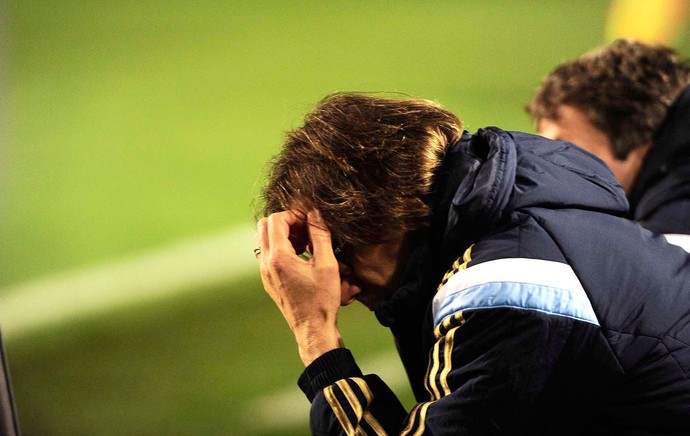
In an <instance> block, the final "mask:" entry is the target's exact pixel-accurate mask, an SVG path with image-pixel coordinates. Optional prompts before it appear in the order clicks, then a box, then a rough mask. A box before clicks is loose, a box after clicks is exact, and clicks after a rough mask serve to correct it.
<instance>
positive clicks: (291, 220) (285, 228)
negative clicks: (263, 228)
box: [267, 211, 304, 254]
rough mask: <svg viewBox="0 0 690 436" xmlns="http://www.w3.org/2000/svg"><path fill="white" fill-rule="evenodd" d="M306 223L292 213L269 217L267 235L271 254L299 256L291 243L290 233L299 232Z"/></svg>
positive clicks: (279, 213) (275, 214)
mask: <svg viewBox="0 0 690 436" xmlns="http://www.w3.org/2000/svg"><path fill="white" fill-rule="evenodd" d="M300 226H304V221H303V220H302V219H300V218H299V217H298V216H297V215H296V214H295V213H293V212H290V211H285V212H278V213H274V214H272V215H271V216H269V217H268V226H267V235H268V240H269V241H270V245H271V247H270V250H271V252H275V253H279V252H284V253H291V254H297V252H296V250H295V247H294V246H293V243H292V242H291V241H290V232H291V231H293V232H295V231H298V230H299V227H300Z"/></svg>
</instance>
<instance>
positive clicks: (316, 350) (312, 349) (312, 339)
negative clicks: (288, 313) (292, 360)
mask: <svg viewBox="0 0 690 436" xmlns="http://www.w3.org/2000/svg"><path fill="white" fill-rule="evenodd" d="M294 333H295V339H296V340H297V346H298V349H299V355H300V358H301V359H302V362H303V363H304V366H309V364H310V363H312V362H313V361H314V360H316V359H317V358H318V357H320V356H321V355H323V354H325V353H327V352H329V351H331V350H334V349H336V348H342V347H343V346H344V344H343V340H342V338H341V337H340V332H339V331H338V328H337V326H330V327H329V326H323V325H321V326H315V325H305V326H302V327H301V328H300V329H296V330H294Z"/></svg>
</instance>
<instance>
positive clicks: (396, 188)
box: [262, 93, 463, 246]
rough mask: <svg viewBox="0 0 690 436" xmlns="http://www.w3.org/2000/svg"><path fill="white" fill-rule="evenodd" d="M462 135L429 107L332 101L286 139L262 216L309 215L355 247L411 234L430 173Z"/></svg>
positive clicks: (453, 119) (425, 210) (455, 122)
mask: <svg viewBox="0 0 690 436" xmlns="http://www.w3.org/2000/svg"><path fill="white" fill-rule="evenodd" d="M462 130H463V127H462V122H461V121H460V119H459V118H458V117H457V116H455V115H454V114H452V113H451V112H449V111H447V110H445V109H443V108H442V107H441V106H440V105H438V104H437V103H435V102H433V101H429V100H421V99H391V98H380V97H374V96H370V95H365V94H356V93H335V94H332V95H330V96H328V97H326V98H325V99H323V100H322V101H321V102H320V103H318V105H317V106H316V107H315V108H314V109H313V110H312V111H311V112H310V113H309V114H307V115H306V117H305V119H304V125H303V126H302V127H299V128H297V129H295V130H292V131H289V132H288V133H287V138H286V140H285V143H284V145H283V148H282V151H281V152H280V153H279V154H278V155H277V156H276V157H275V158H274V160H273V162H272V163H271V165H270V170H269V175H268V182H267V183H266V185H265V187H264V189H263V192H262V200H263V214H264V215H265V216H267V215H269V214H271V213H274V212H278V211H282V210H296V211H297V212H298V213H299V214H306V212H308V211H309V210H313V209H316V210H319V211H320V212H321V215H322V217H323V220H324V222H325V223H326V224H327V225H328V227H329V229H330V231H331V233H332V236H333V239H334V241H336V242H337V243H340V242H346V243H349V244H354V245H360V246H361V245H368V244H375V243H379V242H384V241H386V240H387V238H389V237H390V236H391V235H392V234H393V233H397V232H399V231H410V230H416V229H418V228H420V227H422V226H424V225H425V224H426V222H427V221H428V216H429V214H430V211H429V207H428V206H427V205H426V204H425V203H424V201H423V198H424V196H425V195H426V194H427V193H428V192H429V190H430V188H431V185H432V182H433V174H434V170H435V169H436V168H437V167H438V165H439V164H440V162H441V160H442V158H443V156H444V154H445V152H446V150H447V149H448V147H449V146H450V145H452V144H453V143H455V142H457V141H458V140H459V138H460V136H461V135H462Z"/></svg>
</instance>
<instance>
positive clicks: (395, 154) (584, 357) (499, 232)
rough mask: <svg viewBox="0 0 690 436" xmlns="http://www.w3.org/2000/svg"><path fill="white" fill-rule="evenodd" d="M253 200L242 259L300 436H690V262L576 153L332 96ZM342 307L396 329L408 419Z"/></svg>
mask: <svg viewBox="0 0 690 436" xmlns="http://www.w3.org/2000/svg"><path fill="white" fill-rule="evenodd" d="M263 202H264V203H263V204H264V206H263V211H262V213H263V215H264V217H263V218H261V219H260V220H259V221H258V223H257V247H256V248H255V249H254V252H255V254H256V256H257V259H258V261H259V269H260V272H261V278H262V281H263V285H264V288H265V290H266V292H267V293H268V294H269V295H270V297H271V298H272V299H273V301H274V302H275V303H276V305H277V306H278V308H279V309H280V311H281V313H282V315H283V317H284V318H285V320H286V321H287V323H288V326H289V327H290V329H291V330H292V331H293V333H294V335H295V338H296V340H297V348H298V352H299V355H300V357H301V359H302V361H303V363H304V364H305V366H306V368H305V370H304V372H303V373H302V375H301V376H300V378H299V382H298V384H299V386H300V387H301V389H302V390H303V391H304V393H305V394H306V396H307V398H308V399H309V400H310V401H311V424H310V425H311V431H312V433H313V434H319V435H326V434H347V435H354V434H405V435H406V434H415V435H420V434H456V435H462V434H471V435H478V434H511V435H519V434H529V435H534V434H547V435H553V434H559V435H566V434H586V435H592V434H617V435H625V434H681V433H683V432H685V431H687V429H688V428H690V379H689V375H690V345H688V344H690V328H689V326H690V313H688V310H687V308H688V307H690V255H688V254H687V253H686V252H685V251H683V250H682V249H680V248H678V247H675V246H673V245H670V244H668V243H667V242H666V241H665V240H664V238H663V237H661V236H657V235H654V234H653V233H651V232H649V231H645V230H643V229H641V228H640V227H639V226H638V225H637V224H636V223H634V222H631V221H629V220H627V219H624V218H622V217H623V216H625V215H626V213H627V201H626V199H625V195H624V192H623V190H622V189H621V187H620V186H619V184H618V183H617V182H616V180H615V179H614V178H613V176H612V174H611V173H610V171H608V169H606V167H605V166H604V165H603V164H602V163H601V162H600V161H599V160H597V159H596V158H594V157H593V156H592V155H590V154H589V153H586V152H585V151H583V150H581V149H579V148H578V147H575V146H573V145H571V144H568V143H565V142H556V141H551V140H548V139H545V138H543V137H540V136H536V135H529V134H526V133H519V132H509V131H504V130H501V129H499V128H496V127H488V128H484V129H480V130H479V131H478V132H477V133H475V134H470V133H468V132H466V131H464V130H463V125H462V122H461V121H460V119H459V118H458V117H457V116H455V115H454V114H452V113H451V112H449V111H447V110H446V109H444V108H442V107H441V106H440V105H438V104H436V103H434V102H432V101H428V100H421V99H388V98H381V97H374V96H369V95H362V94H352V93H338V94H334V95H331V96H328V97H326V98H325V99H324V100H323V101H321V102H320V103H319V104H318V105H317V106H316V108H314V109H313V111H312V112H310V113H309V114H308V115H307V116H306V118H305V121H304V125H302V126H301V127H299V128H297V129H295V130H292V131H290V132H289V133H288V134H287V139H286V141H285V143H284V145H283V147H282V150H281V152H280V153H279V154H278V155H277V157H276V158H275V159H274V160H273V162H272V165H271V167H270V171H269V175H268V181H267V183H266V185H265V187H264V189H263ZM355 300H358V301H360V302H361V303H363V304H364V305H366V306H367V307H369V308H370V309H371V310H373V311H374V312H375V314H376V317H377V318H378V320H379V321H380V323H381V324H382V325H384V326H386V327H389V328H390V330H391V332H392V333H393V336H394V338H395V342H396V346H397V349H398V352H399V354H400V358H401V360H402V362H403V364H404V367H405V369H406V371H407V374H408V378H409V381H410V384H411V387H412V390H413V392H414V394H415V397H416V399H417V401H418V404H416V405H415V406H414V407H413V408H412V410H411V411H409V412H408V411H406V410H405V409H404V408H403V406H402V405H401V403H400V402H399V401H398V400H397V398H396V397H395V395H394V393H393V392H392V391H391V390H390V389H389V388H388V387H387V386H386V384H385V383H384V382H383V380H382V379H380V378H379V377H378V376H377V375H375V374H367V375H364V374H363V373H362V372H361V370H360V369H359V367H358V366H357V363H356V361H355V358H354V356H353V355H352V353H351V352H350V351H349V350H348V349H347V348H345V345H344V340H343V338H342V337H341V335H340V331H339V329H338V311H339V308H340V306H341V305H347V304H350V303H351V302H353V301H355Z"/></svg>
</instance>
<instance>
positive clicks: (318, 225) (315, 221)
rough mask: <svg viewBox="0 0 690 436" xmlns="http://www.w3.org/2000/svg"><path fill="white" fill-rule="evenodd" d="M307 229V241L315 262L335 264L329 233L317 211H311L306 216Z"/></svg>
mask: <svg viewBox="0 0 690 436" xmlns="http://www.w3.org/2000/svg"><path fill="white" fill-rule="evenodd" d="M307 228H308V230H309V240H310V241H311V248H312V251H313V253H312V254H313V255H314V261H315V262H317V263H318V262H337V261H336V259H335V254H334V253H333V242H332V240H331V232H330V231H329V230H328V228H327V227H326V225H325V224H324V222H323V220H322V219H321V214H320V213H319V212H318V211H317V210H312V211H310V212H309V213H308V214H307Z"/></svg>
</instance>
